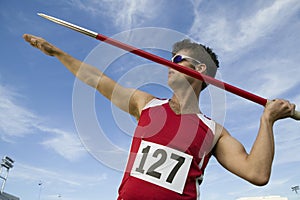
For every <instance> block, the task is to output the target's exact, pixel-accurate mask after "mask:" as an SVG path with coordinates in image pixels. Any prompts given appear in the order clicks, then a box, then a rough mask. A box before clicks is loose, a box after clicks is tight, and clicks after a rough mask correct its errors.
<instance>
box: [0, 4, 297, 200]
mask: <svg viewBox="0 0 300 200" xmlns="http://www.w3.org/2000/svg"><path fill="white" fill-rule="evenodd" d="M0 8H1V13H0V23H1V33H0V34H1V42H2V45H1V65H0V156H1V157H2V156H4V155H8V156H10V157H11V158H13V159H14V160H15V161H16V162H15V167H14V168H13V169H12V170H11V173H10V175H9V179H8V182H7V185H6V188H5V190H6V191H7V192H9V193H12V194H14V195H16V196H19V197H21V199H38V197H39V194H40V197H41V199H45V200H52V199H66V200H67V199H72V200H77V199H78V200H79V199H99V198H101V199H115V198H116V196H117V189H118V186H119V184H120V181H121V178H122V172H121V168H122V166H123V164H124V160H125V161H126V155H125V152H126V151H127V150H128V148H129V145H130V136H131V134H132V130H133V127H134V125H135V122H134V120H133V119H132V118H130V117H128V115H124V113H122V112H120V111H118V110H116V109H115V108H114V107H112V106H111V105H110V103H109V102H107V101H106V100H105V99H104V98H103V97H102V96H101V95H99V94H98V93H95V91H93V90H91V89H87V88H85V87H84V86H83V85H82V84H81V83H80V82H78V81H76V80H75V78H74V77H73V76H72V75H71V74H70V73H69V72H68V71H67V70H66V69H65V68H64V67H63V66H62V65H61V64H60V63H59V62H58V61H57V60H55V59H54V58H51V57H48V56H45V55H43V54H42V53H40V52H38V51H37V50H36V49H33V48H32V47H31V46H30V45H28V44H27V43H25V42H24V41H23V39H22V35H23V34H24V33H31V34H35V35H38V36H41V37H43V38H45V39H47V40H48V41H50V42H51V43H53V44H55V45H57V46H58V47H60V48H61V49H63V50H64V51H66V52H68V53H69V54H71V55H73V56H74V57H76V58H78V59H81V60H86V61H87V62H89V63H92V64H94V63H95V65H96V66H97V67H99V68H101V67H103V66H98V65H100V63H101V62H102V61H105V62H106V61H108V55H111V53H110V51H112V52H114V53H116V51H117V54H113V55H114V56H113V57H112V58H111V59H113V60H112V61H111V63H109V65H108V66H106V68H105V72H106V73H107V74H108V75H110V76H111V77H112V78H113V79H115V80H117V81H119V82H120V83H123V84H124V85H126V86H134V87H139V88H141V89H143V90H145V91H148V92H151V93H153V94H154V95H157V96H160V97H169V96H170V94H171V93H170V90H169V89H168V87H167V86H166V85H165V81H166V76H167V74H166V69H165V68H164V67H162V66H158V65H155V64H153V63H151V62H149V61H145V60H143V59H141V58H137V57H136V56H132V55H128V54H124V52H119V51H118V50H116V49H112V47H108V46H105V45H104V44H102V43H100V42H99V41H97V40H94V39H92V38H88V37H86V36H83V35H81V34H79V33H76V32H74V31H71V30H68V29H66V28H64V27H61V26H58V25H56V24H54V23H51V22H49V21H47V20H45V19H43V18H41V17H39V16H37V15H36V13H37V12H43V13H46V14H49V15H53V16H55V17H58V18H61V19H64V20H67V21H70V22H72V23H75V24H78V25H81V26H84V27H86V28H89V29H91V30H94V31H96V32H99V33H102V34H105V35H107V36H113V37H116V38H121V39H123V40H125V41H129V42H132V43H133V44H134V42H136V41H137V42H136V43H137V44H140V45H141V46H142V47H146V48H148V50H149V51H151V52H153V53H156V54H158V55H160V56H162V57H165V58H168V57H169V56H170V55H169V53H168V51H169V50H170V49H171V47H166V46H165V45H166V44H168V42H169V40H170V41H172V39H176V38H177V37H180V36H182V35H185V36H187V37H190V38H192V39H194V40H196V41H198V42H201V43H204V44H206V45H208V46H210V47H212V48H213V49H214V50H215V52H216V53H217V54H218V56H219V60H220V69H219V71H218V78H221V79H222V80H224V81H225V82H227V83H230V84H233V85H235V86H238V87H241V88H243V89H245V90H248V91H250V92H253V93H255V94H258V95H260V96H263V97H265V98H269V99H272V98H286V99H289V100H290V101H291V102H294V103H296V105H297V107H298V110H299V107H300V93H299V87H300V75H299V74H300V67H299V62H300V56H299V46H300V39H299V35H300V20H299V19H300V2H299V1H298V0H277V1H275V0H274V1H271V0H255V1H250V0H246V1H239V0H230V1H228V0H225V1H216V0H211V1H204V0H195V1H192V0H190V1H188V0H186V1H180V0H178V1H159V0H155V1H129V0H123V1H121V0H118V1H112V0H98V1H96V0H85V1H81V0H65V1H37V0H32V1H26V2H25V1H17V0H9V1H8V0H2V1H1V2H0ZM147 27H152V28H147ZM139 30H142V32H139ZM124 31H125V32H124ZM151 31H154V32H151ZM152 33H154V34H152ZM156 33H157V34H156ZM165 33H172V36H174V37H168V36H167V37H165V38H164V39H162V38H160V36H162V35H164V34H165ZM131 36H134V37H133V38H134V39H136V38H139V37H141V38H139V39H140V40H137V39H136V41H135V40H130V37H131ZM131 39H132V38H131ZM147 42H149V44H152V43H151V42H153V45H152V46H151V45H149V44H148V43H147ZM149 47H152V48H149ZM116 55H118V56H117V57H116ZM101 56H103V57H101ZM149 69H151V70H149ZM147 70H149V71H147ZM211 88H212V87H210V89H209V90H207V91H206V93H204V95H203V97H202V99H201V109H202V110H204V111H206V112H207V115H210V114H211V113H212V111H211V110H213V107H214V104H213V106H211V105H210V102H214V101H215V100H213V99H211V98H210V97H211V96H212V95H211V93H210V91H212V90H213V89H211ZM208 91H209V92H208ZM85 92H86V93H85ZM221 93H222V92H221ZM222 95H225V94H224V93H222ZM221 97H222V98H223V97H224V96H221ZM224 98H225V100H224V99H222V105H224V106H225V111H222V112H224V114H223V115H222V117H220V120H221V121H222V124H224V126H225V127H226V128H227V130H229V132H230V133H231V134H232V135H233V136H234V137H236V138H237V139H238V140H239V141H241V142H242V143H243V144H244V145H245V147H246V149H247V150H248V151H249V150H250V148H251V145H252V143H253V141H254V139H255V136H256V133H257V129H258V125H259V118H260V115H261V113H262V111H263V107H262V106H259V105H256V104H254V103H252V102H250V101H247V100H244V99H242V98H240V97H237V96H235V95H232V94H228V93H227V94H226V95H225V97H224ZM217 103H218V100H217ZM81 106H82V107H81ZM81 108H86V109H87V108H88V109H90V111H89V112H87V113H84V112H83V111H82V110H85V109H81ZM217 111H218V110H217ZM82 114H83V115H82ZM85 114H86V115H85ZM90 114H91V116H92V118H90V117H89V115H90ZM218 117H219V116H217V118H218ZM93 120H94V121H93ZM217 120H218V119H217ZM84 125H86V127H85V126H84ZM94 126H95V127H96V128H95V129H93V127H94ZM98 129H99V130H98ZM93 130H97V131H94V132H93ZM98 131H100V133H101V134H102V136H104V137H102V136H101V134H100V136H99V134H98V133H99V132H98ZM274 132H275V140H276V154H275V160H274V165H273V171H272V177H271V180H270V183H269V184H268V185H267V186H264V187H255V186H252V185H251V184H249V183H247V182H245V181H244V180H241V179H240V178H238V177H236V176H234V175H232V174H230V173H228V172H226V170H224V169H223V168H222V167H221V166H220V165H219V164H218V163H217V161H216V160H215V159H214V158H212V159H211V161H210V164H209V166H208V168H207V170H206V175H205V179H204V182H203V185H202V186H201V189H200V191H201V198H202V199H209V200H213V199H225V200H234V199H236V198H239V197H244V196H267V195H281V196H286V197H289V199H291V200H293V199H299V198H300V197H299V195H298V196H297V195H296V194H295V193H294V192H292V191H291V189H290V188H291V187H292V186H294V185H299V184H300V181H299V180H300V173H299V166H300V154H299V153H298V152H299V151H300V146H299V142H300V135H299V122H296V121H295V120H292V119H286V120H282V121H280V122H277V123H276V124H275V127H274ZM93 134H95V135H93ZM95 137H96V138H95ZM101 137H102V138H101ZM97 139H99V140H97ZM100 139H103V140H106V142H105V143H103V142H102V140H100ZM107 144H109V145H108V146H107V147H106V146H105V145H107ZM109 148H111V149H109ZM110 150H111V151H110ZM114 155H115V156H116V157H114ZM40 182H41V183H42V185H41V187H39V183H40Z"/></svg>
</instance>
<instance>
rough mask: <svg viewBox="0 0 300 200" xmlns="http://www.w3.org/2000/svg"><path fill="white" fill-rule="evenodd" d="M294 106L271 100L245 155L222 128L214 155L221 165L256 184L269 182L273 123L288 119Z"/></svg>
mask: <svg viewBox="0 0 300 200" xmlns="http://www.w3.org/2000/svg"><path fill="white" fill-rule="evenodd" d="M294 112H295V105H294V104H290V103H289V102H288V101H285V100H278V99H277V100H274V101H270V102H269V103H268V104H267V106H266V107H265V110H264V112H263V114H262V116H261V119H260V127H259V131H258V134H257V137H256V140H255V142H254V144H253V146H252V149H251V151H250V153H249V154H248V153H247V152H246V150H245V148H244V146H243V145H242V144H241V143H240V142H239V141H237V140H236V139H235V138H233V137H232V136H231V135H230V134H229V133H228V132H227V131H226V130H225V129H223V128H222V127H221V126H218V127H217V128H218V129H219V131H222V133H221V136H220V139H219V141H218V142H217V145H216V147H215V151H214V155H215V157H216V158H217V160H218V161H219V163H220V164H221V165H223V166H224V167H225V168H226V169H228V170H229V171H231V172H232V173H234V174H236V175H238V176H240V177H241V178H243V179H245V180H247V181H249V182H251V183H253V184H255V185H265V184H267V183H268V181H269V178H270V175H271V168H272V162H273V158H274V135H273V124H274V122H275V121H277V120H278V119H282V118H286V117H290V116H292V115H293V114H294Z"/></svg>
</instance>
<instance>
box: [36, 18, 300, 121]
mask: <svg viewBox="0 0 300 200" xmlns="http://www.w3.org/2000/svg"><path fill="white" fill-rule="evenodd" d="M38 15H39V16H41V17H44V18H46V19H48V20H50V21H53V22H55V23H57V24H60V25H62V26H65V27H67V28H70V29H72V30H75V31H77V32H80V33H82V34H85V35H88V36H90V37H93V38H95V39H97V40H101V41H103V42H105V43H108V44H110V45H113V46H116V47H118V48H121V49H123V50H126V51H128V52H130V53H133V54H136V55H138V56H141V57H143V58H146V59H148V60H151V61H154V62H156V63H159V64H162V65H164V66H168V67H171V68H173V69H175V70H177V71H179V72H181V73H184V74H187V75H189V76H192V77H194V78H196V79H199V80H202V81H204V82H206V83H209V84H212V85H214V86H216V87H218V88H221V89H223V90H226V91H228V92H231V93H233V94H236V95H238V96H240V97H243V98H245V99H248V100H250V101H252V102H255V103H257V104H260V105H262V106H266V104H267V103H268V100H267V99H265V98H263V97H260V96H257V95H255V94H252V93H250V92H248V91H245V90H242V89H240V88H238V87H235V86H233V85H230V84H228V83H225V82H222V81H219V80H217V79H215V78H212V77H210V76H207V75H204V74H201V73H198V72H196V71H195V70H193V69H190V68H187V67H182V66H181V65H179V64H177V63H173V62H171V61H169V60H166V59H164V58H162V57H159V56H156V55H154V54H151V53H149V52H146V51H143V50H141V49H138V48H136V47H133V46H130V45H128V44H125V43H122V42H120V41H117V40H114V39H112V38H109V37H107V36H105V35H102V34H99V33H96V32H94V31H91V30H88V29H85V28H82V27H80V26H77V25H74V24H71V23H69V22H66V21H63V20H61V19H58V18H55V17H52V16H49V15H46V14H43V13H38ZM291 118H293V119H295V120H300V112H299V111H295V113H294V115H293V116H291Z"/></svg>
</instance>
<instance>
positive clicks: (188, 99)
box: [170, 90, 201, 114]
mask: <svg viewBox="0 0 300 200" xmlns="http://www.w3.org/2000/svg"><path fill="white" fill-rule="evenodd" d="M199 95H200V92H199V93H197V92H195V91H194V90H180V91H174V94H173V97H172V98H171V100H170V107H171V108H172V110H173V111H174V112H175V113H176V114H192V113H194V114H199V113H201V111H200V109H199Z"/></svg>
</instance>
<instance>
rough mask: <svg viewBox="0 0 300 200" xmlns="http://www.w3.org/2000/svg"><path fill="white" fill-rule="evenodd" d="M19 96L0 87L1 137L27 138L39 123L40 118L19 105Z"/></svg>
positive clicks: (8, 89) (9, 89) (10, 89)
mask: <svg viewBox="0 0 300 200" xmlns="http://www.w3.org/2000/svg"><path fill="white" fill-rule="evenodd" d="M18 98H19V99H21V98H22V96H20V95H18V94H17V93H16V92H14V90H13V89H12V88H8V87H4V86H2V85H0V110H1V112H0V136H1V138H5V137H9V136H25V135H27V134H30V133H31V132H32V131H33V130H34V129H35V126H36V125H37V124H38V123H39V120H38V117H37V116H36V115H35V114H34V113H33V112H31V111H30V110H28V109H27V108H24V107H22V106H21V105H18V104H17V99H18Z"/></svg>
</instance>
